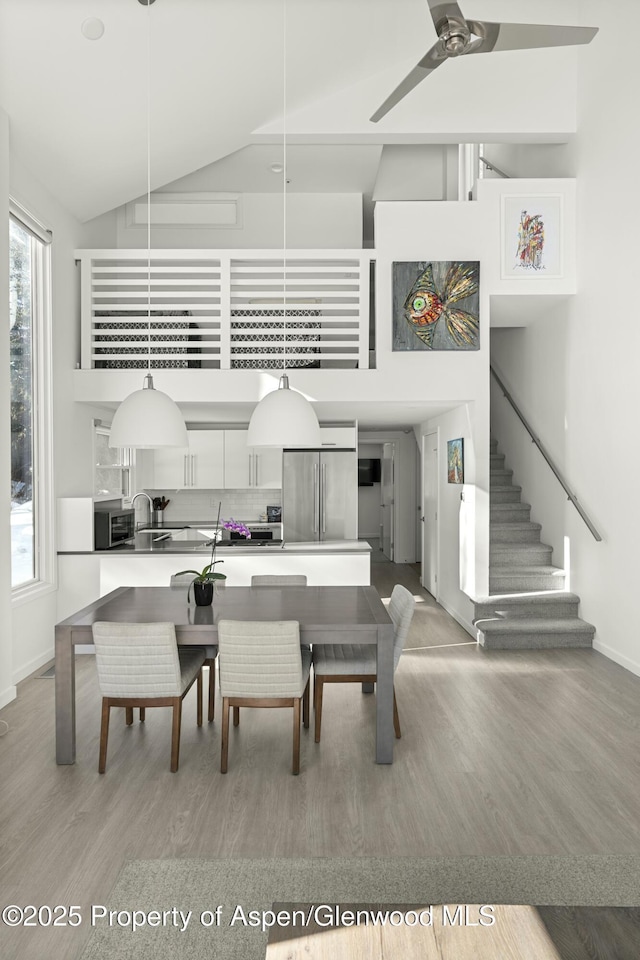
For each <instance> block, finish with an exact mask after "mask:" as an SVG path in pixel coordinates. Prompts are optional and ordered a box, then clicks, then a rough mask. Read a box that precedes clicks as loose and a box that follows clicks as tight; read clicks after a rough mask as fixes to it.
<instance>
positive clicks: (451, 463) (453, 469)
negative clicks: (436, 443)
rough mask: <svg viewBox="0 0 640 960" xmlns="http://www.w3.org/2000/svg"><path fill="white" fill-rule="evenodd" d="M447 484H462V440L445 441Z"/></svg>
mask: <svg viewBox="0 0 640 960" xmlns="http://www.w3.org/2000/svg"><path fill="white" fill-rule="evenodd" d="M447 483H464V440H463V439H462V438H460V439H459V440H448V441H447Z"/></svg>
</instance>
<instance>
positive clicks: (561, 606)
mask: <svg viewBox="0 0 640 960" xmlns="http://www.w3.org/2000/svg"><path fill="white" fill-rule="evenodd" d="M504 461H505V458H504V455H503V454H500V453H498V448H497V441H496V440H492V441H491V447H490V464H491V473H490V496H489V504H490V526H489V539H490V551H489V591H490V595H489V596H488V597H480V598H477V599H476V600H475V601H474V602H475V617H474V624H475V626H476V629H477V636H478V641H479V642H480V643H481V644H482V645H483V646H484V647H486V648H487V649H513V650H531V649H549V648H554V647H590V646H592V643H593V637H594V634H595V627H593V626H592V625H591V624H590V623H587V622H586V621H585V620H582V619H581V618H580V617H579V616H578V608H579V604H580V598H579V597H578V596H576V594H574V593H569V592H567V591H565V589H564V585H565V575H564V571H563V570H562V569H560V567H556V566H554V565H553V563H552V548H551V547H550V546H548V545H547V544H544V543H542V542H541V540H540V530H541V527H540V524H538V523H534V522H532V521H531V519H530V512H531V507H530V505H529V504H526V503H522V501H521V493H522V490H521V488H520V487H518V486H516V485H514V483H513V472H512V471H511V470H509V469H508V468H506V467H505V462H504Z"/></svg>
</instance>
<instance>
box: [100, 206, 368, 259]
mask: <svg viewBox="0 0 640 960" xmlns="http://www.w3.org/2000/svg"><path fill="white" fill-rule="evenodd" d="M188 196H189V194H187V193H185V197H188ZM240 196H241V200H240V211H241V212H240V222H239V224H238V226H237V227H232V228H230V227H226V228H218V229H208V228H204V227H200V228H181V229H178V228H169V227H153V229H152V237H151V242H152V246H153V247H155V248H161V247H166V248H174V247H175V248H182V247H187V248H188V247H208V248H211V249H214V250H215V249H227V248H231V249H233V248H242V249H255V248H260V247H264V248H267V249H270V248H274V249H278V248H280V249H281V248H282V244H283V210H284V207H283V200H282V194H280V193H244V194H241V195H240ZM98 219H99V220H100V221H101V223H100V224H99V229H101V230H104V228H105V226H106V224H105V222H104V218H102V217H100V218H98ZM87 226H88V227H90V226H91V221H90V222H89V224H88V225H87ZM116 245H117V246H118V247H134V248H135V247H146V246H147V228H146V226H144V227H128V226H127V223H126V217H125V208H124V207H120V208H119V209H118V210H117V243H116ZM289 247H293V248H296V247H297V248H305V247H306V248H308V249H312V250H313V249H323V248H325V247H335V248H336V249H341V248H343V249H353V248H359V247H362V195H361V194H359V193H315V194H314V193H289V194H288V195H287V248H289Z"/></svg>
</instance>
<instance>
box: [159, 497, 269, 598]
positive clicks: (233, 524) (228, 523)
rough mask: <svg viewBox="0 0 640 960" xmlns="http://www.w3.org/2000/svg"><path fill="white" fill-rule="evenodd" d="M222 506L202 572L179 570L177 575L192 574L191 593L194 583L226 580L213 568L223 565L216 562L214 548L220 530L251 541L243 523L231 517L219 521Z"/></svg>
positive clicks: (223, 575)
mask: <svg viewBox="0 0 640 960" xmlns="http://www.w3.org/2000/svg"><path fill="white" fill-rule="evenodd" d="M221 507H222V504H221V503H219V504H218V516H217V518H216V529H215V531H214V534H213V537H212V538H211V560H210V561H209V563H208V564H207V565H206V567H204V569H203V570H181V571H180V573H177V574H176V576H177V577H181V576H184V575H186V574H187V573H192V574H193V580H192V581H191V584H190V586H189V592H191V587H192V586H193V584H194V583H209V582H212V581H215V580H226V579H227V576H226V574H224V573H217V572H216V571H215V570H214V567H215V566H216V564H218V563H224V560H216V546H217V545H218V540H219V538H220V528H221V527H222V528H224V529H225V530H233V531H234V532H235V533H240V534H242V536H243V537H246V539H247V540H250V539H251V531H250V530H249V528H248V527H246V526H245V525H244V523H240V521H239V520H234V519H233V517H230V518H229V519H228V520H220V510H221Z"/></svg>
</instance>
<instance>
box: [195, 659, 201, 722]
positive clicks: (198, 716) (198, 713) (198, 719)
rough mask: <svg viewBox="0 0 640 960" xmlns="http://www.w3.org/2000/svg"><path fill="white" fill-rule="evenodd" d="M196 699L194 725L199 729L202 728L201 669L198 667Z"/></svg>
mask: <svg viewBox="0 0 640 960" xmlns="http://www.w3.org/2000/svg"><path fill="white" fill-rule="evenodd" d="M196 699H197V704H196V723H197V724H198V726H199V727H201V726H202V667H200V670H199V672H198V676H197V678H196Z"/></svg>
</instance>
